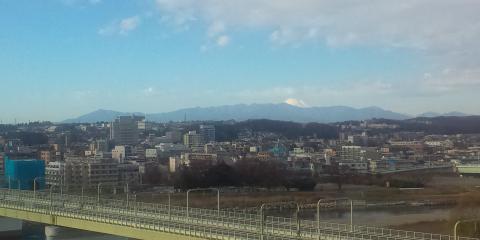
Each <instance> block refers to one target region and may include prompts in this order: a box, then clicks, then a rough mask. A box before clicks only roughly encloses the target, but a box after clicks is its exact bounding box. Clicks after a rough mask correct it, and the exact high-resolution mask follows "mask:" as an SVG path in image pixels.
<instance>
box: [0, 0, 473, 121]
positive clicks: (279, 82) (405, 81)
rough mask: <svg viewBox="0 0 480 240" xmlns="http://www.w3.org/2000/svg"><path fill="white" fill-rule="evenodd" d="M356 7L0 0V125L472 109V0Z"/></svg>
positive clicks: (188, 0)
mask: <svg viewBox="0 0 480 240" xmlns="http://www.w3.org/2000/svg"><path fill="white" fill-rule="evenodd" d="M360 2H361V3H360ZM360 2H359V1H356V0H346V1H326V0H316V1H314V0H298V1H288V0H275V1H273V0H256V1H253V0H242V1H240V0H238V1H236V0H232V1H225V0H157V1H154V0H144V1H142V0H135V1H127V0H45V1H31V0H15V1H13V0H0V29H1V31H0V46H1V49H0V66H1V67H0V82H1V89H2V90H3V91H2V94H3V96H4V98H3V99H4V102H3V108H2V110H3V111H2V114H1V115H0V120H1V121H3V122H13V120H14V119H15V118H16V119H17V121H29V120H52V121H60V120H63V119H66V118H69V117H74V116H78V115H81V114H84V113H87V112H90V111H93V110H96V109H99V108H103V109H112V110H118V111H136V112H163V111H170V110H175V109H178V108H184V107H195V106H216V105H225V104H237V103H279V102H285V101H286V100H287V99H290V100H289V102H290V103H291V104H296V105H301V106H331V105H348V106H353V107H367V106H372V105H375V106H379V107H382V108H386V109H390V110H394V111H398V112H402V113H409V114H417V113H421V112H425V111H438V112H447V111H453V110H458V111H464V112H467V113H474V114H479V113H480V109H479V108H478V104H476V101H473V99H475V97H476V93H477V92H478V90H480V66H479V64H480V60H479V59H478V57H475V56H478V53H479V51H480V50H479V49H480V48H479V46H478V45H480V44H479V42H480V17H479V16H478V14H477V13H476V11H475V9H478V7H480V5H479V3H478V2H477V1H472V0H459V1H447V0H420V1H418V0H415V1H413V0H406V1H402V2H401V3H399V2H398V1H383V0H381V1H380V0H371V1H367V2H363V1H360ZM445 12H447V13H448V14H445Z"/></svg>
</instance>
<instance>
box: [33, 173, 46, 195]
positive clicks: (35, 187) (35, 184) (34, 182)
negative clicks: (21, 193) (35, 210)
mask: <svg viewBox="0 0 480 240" xmlns="http://www.w3.org/2000/svg"><path fill="white" fill-rule="evenodd" d="M42 178H43V180H45V177H35V178H34V179H33V199H36V197H37V195H36V190H37V179H42Z"/></svg>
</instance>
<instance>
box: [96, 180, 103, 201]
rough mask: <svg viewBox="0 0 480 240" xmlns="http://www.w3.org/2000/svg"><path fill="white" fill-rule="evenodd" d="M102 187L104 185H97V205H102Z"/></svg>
mask: <svg viewBox="0 0 480 240" xmlns="http://www.w3.org/2000/svg"><path fill="white" fill-rule="evenodd" d="M100 186H102V183H101V182H100V183H98V184H97V203H100Z"/></svg>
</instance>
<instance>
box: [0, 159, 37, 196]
mask: <svg viewBox="0 0 480 240" xmlns="http://www.w3.org/2000/svg"><path fill="white" fill-rule="evenodd" d="M34 179H36V181H35V182H36V184H37V186H36V189H43V188H45V162H44V161H43V160H36V159H21V160H17V159H15V160H14V159H9V158H8V157H5V183H6V185H7V187H8V186H10V188H12V189H18V188H20V189H22V190H33V184H34Z"/></svg>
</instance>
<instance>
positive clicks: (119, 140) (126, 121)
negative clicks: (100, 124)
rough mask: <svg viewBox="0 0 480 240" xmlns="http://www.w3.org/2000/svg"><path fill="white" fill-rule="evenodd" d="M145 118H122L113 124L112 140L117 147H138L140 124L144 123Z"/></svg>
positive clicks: (111, 128) (111, 130)
mask: <svg viewBox="0 0 480 240" xmlns="http://www.w3.org/2000/svg"><path fill="white" fill-rule="evenodd" d="M144 119H145V117H143V116H120V117H118V118H117V119H115V121H114V122H112V124H111V127H110V139H112V140H114V141H115V144H116V145H136V144H137V143H138V136H139V134H140V130H139V128H138V125H139V124H138V123H139V122H141V121H143V120H144Z"/></svg>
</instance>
